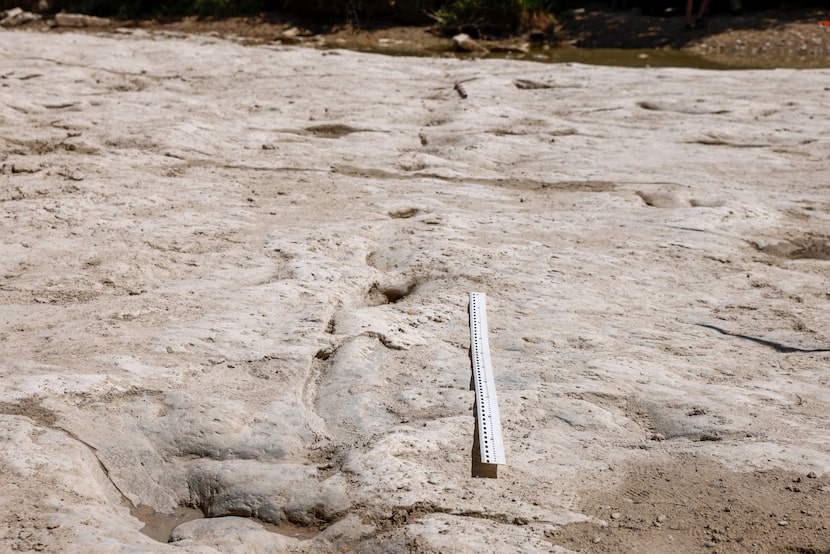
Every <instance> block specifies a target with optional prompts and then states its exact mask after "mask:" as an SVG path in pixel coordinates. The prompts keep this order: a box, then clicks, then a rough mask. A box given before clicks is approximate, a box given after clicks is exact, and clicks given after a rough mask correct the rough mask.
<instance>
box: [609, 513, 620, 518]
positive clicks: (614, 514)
mask: <svg viewBox="0 0 830 554" xmlns="http://www.w3.org/2000/svg"><path fill="white" fill-rule="evenodd" d="M621 517H622V514H621V513H620V512H614V513H613V514H611V519H620V518H621Z"/></svg>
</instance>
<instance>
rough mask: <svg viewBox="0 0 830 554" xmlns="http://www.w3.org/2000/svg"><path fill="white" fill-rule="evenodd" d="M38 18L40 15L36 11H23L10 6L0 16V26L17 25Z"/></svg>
mask: <svg viewBox="0 0 830 554" xmlns="http://www.w3.org/2000/svg"><path fill="white" fill-rule="evenodd" d="M38 19H40V15H38V14H36V13H32V12H27V11H23V9H22V8H12V9H10V10H6V11H4V12H3V16H2V18H0V26H2V27H17V26H18V25H23V24H25V23H28V22H30V21H37V20H38Z"/></svg>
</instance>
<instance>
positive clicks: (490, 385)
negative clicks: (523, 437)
mask: <svg viewBox="0 0 830 554" xmlns="http://www.w3.org/2000/svg"><path fill="white" fill-rule="evenodd" d="M470 357H471V359H472V364H473V382H474V384H475V389H476V407H477V408H478V410H477V411H478V441H479V446H480V447H481V461H482V463H485V464H504V463H506V462H505V457H504V442H503V441H502V436H501V419H499V403H498V400H497V399H496V383H495V380H494V379H493V364H492V362H491V361H490V342H489V341H488V340H487V300H486V296H485V295H484V293H483V292H471V293H470Z"/></svg>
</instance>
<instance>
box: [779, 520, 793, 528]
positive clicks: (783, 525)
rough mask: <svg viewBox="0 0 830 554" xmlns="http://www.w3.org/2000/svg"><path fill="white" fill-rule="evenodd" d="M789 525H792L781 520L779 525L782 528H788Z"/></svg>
mask: <svg viewBox="0 0 830 554" xmlns="http://www.w3.org/2000/svg"><path fill="white" fill-rule="evenodd" d="M789 524H790V522H789V521H785V520H781V521H779V522H778V525H780V526H781V527H786V526H787V525H789Z"/></svg>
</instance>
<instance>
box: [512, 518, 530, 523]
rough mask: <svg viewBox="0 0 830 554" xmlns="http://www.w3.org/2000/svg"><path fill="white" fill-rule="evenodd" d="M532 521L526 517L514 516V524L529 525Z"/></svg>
mask: <svg viewBox="0 0 830 554" xmlns="http://www.w3.org/2000/svg"><path fill="white" fill-rule="evenodd" d="M528 523H530V520H528V519H527V518H526V517H521V516H517V517H514V518H513V525H527V524H528Z"/></svg>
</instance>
